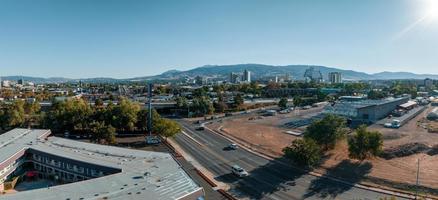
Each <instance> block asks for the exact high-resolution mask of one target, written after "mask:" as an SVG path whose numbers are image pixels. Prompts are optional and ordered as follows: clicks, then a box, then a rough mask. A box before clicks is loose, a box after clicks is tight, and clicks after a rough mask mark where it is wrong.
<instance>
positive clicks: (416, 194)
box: [415, 158, 420, 199]
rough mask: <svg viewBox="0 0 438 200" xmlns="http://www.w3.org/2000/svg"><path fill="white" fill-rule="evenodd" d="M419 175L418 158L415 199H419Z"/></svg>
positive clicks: (418, 162) (418, 163)
mask: <svg viewBox="0 0 438 200" xmlns="http://www.w3.org/2000/svg"><path fill="white" fill-rule="evenodd" d="M419 175H420V158H418V160H417V181H416V184H415V199H417V198H418V182H419V181H418V180H419Z"/></svg>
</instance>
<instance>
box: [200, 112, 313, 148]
mask: <svg viewBox="0 0 438 200" xmlns="http://www.w3.org/2000/svg"><path fill="white" fill-rule="evenodd" d="M321 109H322V108H313V109H310V110H304V111H299V112H291V113H288V114H278V115H276V116H262V114H260V113H257V112H252V113H251V114H246V115H242V116H235V117H232V118H228V119H223V120H222V122H215V123H213V124H210V125H208V126H209V127H210V128H212V129H214V130H218V129H220V130H221V131H223V132H225V133H228V134H230V135H232V136H233V137H235V138H238V139H239V140H241V141H244V142H246V143H248V144H250V145H252V146H256V147H257V148H259V149H262V150H263V151H266V152H268V153H269V154H271V155H275V156H281V155H282V153H281V150H282V149H283V147H285V146H287V145H289V144H290V143H291V142H292V141H293V140H295V139H296V138H297V137H296V136H294V135H290V134H286V133H285V131H290V130H293V131H295V132H302V131H303V129H287V128H285V127H283V125H284V124H285V123H286V122H288V121H290V120H291V119H292V118H297V116H311V115H314V114H315V113H318V112H320V111H321Z"/></svg>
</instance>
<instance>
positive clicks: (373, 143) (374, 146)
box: [348, 125, 383, 160]
mask: <svg viewBox="0 0 438 200" xmlns="http://www.w3.org/2000/svg"><path fill="white" fill-rule="evenodd" d="M382 138H383V136H382V134H381V133H379V132H377V131H367V127H366V126H365V125H362V126H360V127H359V128H357V129H356V132H355V134H354V135H353V136H351V137H350V138H348V151H349V153H350V154H349V156H350V158H354V159H358V160H364V159H366V158H370V157H372V156H377V155H378V154H379V153H380V152H382V146H383V139H382Z"/></svg>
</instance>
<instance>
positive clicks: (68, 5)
mask: <svg viewBox="0 0 438 200" xmlns="http://www.w3.org/2000/svg"><path fill="white" fill-rule="evenodd" d="M433 2H436V1H433V0H414V1H410V0H402V1H398V0H389V1H377V0H370V1H362V2H360V3H357V2H356V3H353V2H351V1H346V0H338V1H336V2H330V3H328V2H325V1H316V2H312V3H310V2H306V1H278V2H276V3H272V2H271V3H266V2H263V1H260V2H257V3H253V2H252V1H223V2H199V1H186V2H184V3H180V2H172V1H167V2H151V1H135V0H132V1H124V2H123V3H121V2H120V1H105V2H101V1H74V2H73V1H50V0H47V1H40V2H38V3H36V2H32V1H26V0H25V1H22V2H20V3H18V2H13V1H5V2H2V3H1V4H2V6H1V7H0V25H1V26H2V27H3V29H2V30H0V43H1V44H2V45H0V52H2V53H1V54H0V74H1V76H6V75H24V76H37V77H68V78H90V77H114V78H130V77H137V76H150V75H156V74H160V73H162V72H164V71H168V70H172V69H177V70H187V69H192V68H195V67H199V66H203V65H209V64H210V65H227V64H239V63H260V64H269V65H295V64H303V65H323V66H329V67H336V68H340V69H347V70H355V71H361V72H366V73H376V72H382V71H394V72H398V71H406V72H413V73H418V74H438V67H436V66H438V62H437V61H436V60H434V58H435V57H437V55H438V53H437V52H438V39H436V37H435V35H436V34H437V33H438V17H437V16H438V15H437V14H436V13H437V12H436V11H438V9H437V7H438V6H437V5H438V4H437V3H433ZM17 11H19V12H17Z"/></svg>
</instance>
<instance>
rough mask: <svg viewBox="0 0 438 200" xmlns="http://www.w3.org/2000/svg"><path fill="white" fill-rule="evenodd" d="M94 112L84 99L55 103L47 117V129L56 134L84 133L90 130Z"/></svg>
mask: <svg viewBox="0 0 438 200" xmlns="http://www.w3.org/2000/svg"><path fill="white" fill-rule="evenodd" d="M92 114H93V110H92V109H91V107H90V106H89V105H88V103H87V102H86V101H85V100H83V99H72V100H67V101H61V102H54V104H53V105H52V108H51V110H50V111H49V113H48V114H47V115H46V118H45V119H44V121H45V127H47V128H50V129H52V130H53V131H54V132H62V131H69V132H74V131H83V130H86V129H87V128H88V125H89V123H90V118H91V115H92Z"/></svg>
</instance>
